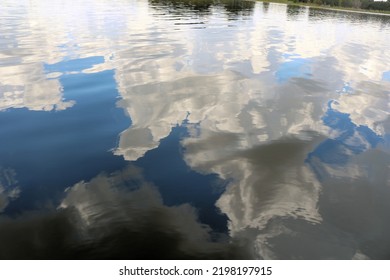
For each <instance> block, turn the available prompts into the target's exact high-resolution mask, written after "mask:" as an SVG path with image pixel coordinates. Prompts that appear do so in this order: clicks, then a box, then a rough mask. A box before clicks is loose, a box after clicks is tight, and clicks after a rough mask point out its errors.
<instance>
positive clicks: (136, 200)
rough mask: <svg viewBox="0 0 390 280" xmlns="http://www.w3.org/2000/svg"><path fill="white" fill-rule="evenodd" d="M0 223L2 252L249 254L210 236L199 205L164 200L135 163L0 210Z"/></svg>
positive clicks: (47, 255)
mask: <svg viewBox="0 0 390 280" xmlns="http://www.w3.org/2000/svg"><path fill="white" fill-rule="evenodd" d="M0 226H1V228H2V230H1V231H0V241H1V242H0V258H1V259H68V258H71V259H193V258H200V259H232V258H248V257H250V255H249V251H247V250H246V249H245V246H244V245H245V244H243V245H239V244H238V243H237V244H235V243H232V242H229V241H228V240H226V241H223V240H220V242H211V241H210V229H209V228H208V227H207V226H206V225H203V224H200V223H199V222H198V219H197V214H196V209H194V208H193V207H191V206H190V205H188V204H185V205H178V206H172V207H168V206H165V205H164V204H163V202H162V199H161V197H160V194H159V193H158V191H157V189H156V188H155V187H154V186H153V185H151V184H150V183H148V182H146V181H145V180H144V178H143V176H142V173H141V171H140V170H139V169H137V168H135V167H132V166H129V167H127V168H126V169H125V170H123V171H120V172H116V173H114V174H111V175H104V174H101V175H99V176H97V177H95V178H93V179H92V180H91V181H89V182H84V181H82V182H79V183H77V184H75V185H74V186H72V187H70V188H68V189H67V191H66V193H65V198H64V199H63V201H62V203H61V204H60V207H59V208H58V209H57V210H51V211H49V212H42V213H39V212H36V213H25V214H24V215H23V216H21V217H17V218H13V219H11V218H6V217H4V216H3V217H1V218H0ZM242 246H244V247H242Z"/></svg>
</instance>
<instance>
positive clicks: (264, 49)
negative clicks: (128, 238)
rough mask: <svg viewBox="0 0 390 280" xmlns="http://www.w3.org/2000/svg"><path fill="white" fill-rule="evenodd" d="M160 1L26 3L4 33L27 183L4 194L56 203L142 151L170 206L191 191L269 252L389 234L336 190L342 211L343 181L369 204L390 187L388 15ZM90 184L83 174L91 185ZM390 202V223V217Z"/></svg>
mask: <svg viewBox="0 0 390 280" xmlns="http://www.w3.org/2000/svg"><path fill="white" fill-rule="evenodd" d="M33 2H34V1H33ZM151 2H153V5H152V6H148V3H147V2H146V1H130V2H128V1H124V2H123V1H115V2H114V3H111V1H98V2H96V1H88V0H87V1H83V2H81V3H78V4H77V9H76V8H75V7H74V6H73V5H71V4H67V3H65V2H64V3H63V9H62V12H61V13H60V15H59V13H58V12H56V5H55V4H48V5H43V4H41V3H40V2H39V1H36V3H34V4H32V5H30V6H29V9H26V11H25V12H24V13H25V14H23V16H22V17H21V18H18V21H19V22H20V21H21V22H22V23H23V25H20V27H19V28H20V30H19V29H18V30H16V31H15V32H14V33H15V34H16V35H15V36H14V37H12V38H11V37H8V38H7V44H9V45H6V46H4V45H1V47H0V59H2V60H1V64H0V74H2V75H0V110H4V111H3V112H0V114H1V115H0V125H1V127H2V131H1V138H0V142H1V143H3V144H1V143H0V144H1V145H0V147H1V148H0V161H1V162H0V165H2V166H5V167H6V169H5V170H15V174H17V175H15V176H16V177H18V184H19V185H20V186H21V188H22V193H21V194H19V192H18V191H15V192H13V190H12V187H9V188H8V189H7V188H5V187H4V186H3V185H2V186H0V209H2V208H3V209H5V207H7V209H6V212H7V211H8V213H14V212H17V211H19V210H20V209H22V208H23V207H26V208H29V207H31V208H32V207H33V204H34V203H35V202H34V201H35V200H41V201H43V202H42V204H44V203H45V202H46V201H49V200H50V196H52V195H54V194H55V195H59V196H60V195H62V190H63V189H64V188H66V187H68V186H73V185H74V184H76V183H77V182H81V181H82V180H84V181H89V180H90V179H92V178H96V175H97V174H99V173H100V172H102V171H104V172H107V173H111V172H113V171H115V170H118V169H121V168H123V167H124V166H125V165H126V162H127V161H132V162H133V163H134V164H135V165H136V166H139V167H141V168H142V169H143V170H144V176H145V178H146V180H148V181H149V182H151V183H153V184H155V185H156V186H157V188H158V192H159V194H161V197H162V201H163V202H164V203H165V204H166V206H167V207H168V208H169V207H174V205H177V204H184V203H189V204H191V205H192V206H193V207H194V208H196V211H198V214H199V215H198V216H199V219H200V221H201V222H202V223H207V224H209V225H210V226H211V228H213V229H214V230H216V231H218V232H223V231H226V230H227V231H228V232H229V234H230V235H231V237H240V238H243V239H249V240H250V241H251V242H253V244H254V247H255V248H256V250H257V252H256V254H257V256H258V257H267V258H283V257H286V258H300V257H302V256H306V257H307V258H312V257H313V256H320V257H321V254H319V255H318V252H315V250H314V249H313V250H312V251H310V252H309V251H305V249H302V246H298V244H300V245H302V243H304V240H305V239H306V238H304V237H302V236H306V235H307V236H308V238H307V240H311V239H313V236H315V235H317V234H318V236H321V241H322V242H317V243H316V242H315V241H316V240H312V241H311V242H312V243H313V244H312V245H313V246H311V248H316V249H321V250H324V252H325V251H326V254H325V253H324V255H326V256H330V258H332V257H345V258H352V257H356V258H358V257H361V256H364V254H365V253H364V252H363V253H360V251H359V250H360V249H361V248H362V246H363V245H364V244H363V245H362V244H361V243H359V242H360V241H356V240H357V239H359V238H360V239H359V240H365V241H364V242H368V243H369V242H374V241H375V242H377V241H376V240H382V239H383V236H384V235H385V234H386V233H388V232H389V231H387V228H386V227H384V231H383V233H378V232H376V233H375V234H377V236H379V237H380V238H379V237H378V238H377V239H375V237H373V238H372V239H375V240H374V241H372V240H371V239H369V237H367V236H369V232H368V233H367V234H362V235H359V234H358V233H357V231H356V229H359V227H360V226H361V225H360V224H359V222H358V221H356V223H355V224H354V223H352V222H351V228H353V230H351V229H348V228H344V227H343V226H342V225H341V224H342V223H341V222H340V220H338V218H337V217H335V214H334V213H333V212H332V210H331V208H332V207H331V206H337V207H340V212H342V210H343V208H342V206H341V205H342V204H343V203H342V202H343V201H340V202H338V200H337V199H338V198H337V197H336V198H335V197H334V196H332V194H333V193H335V194H337V195H339V196H340V197H341V198H344V199H345V197H346V196H344V193H342V192H343V191H344V190H345V189H346V188H344V189H343V188H340V189H336V188H335V187H334V186H344V185H346V186H347V188H348V190H349V193H350V194H351V196H352V197H353V198H354V199H355V200H356V201H357V202H361V203H362V204H364V203H365V201H362V197H364V195H363V194H364V193H365V192H366V193H368V194H369V195H372V196H373V197H374V198H375V197H376V195H377V191H378V192H379V193H382V194H383V195H382V197H383V199H385V198H388V197H389V194H388V191H386V190H385V189H384V188H383V189H382V188H381V187H382V186H386V185H388V184H389V181H388V177H386V176H387V175H385V174H387V173H386V172H382V171H383V170H386V168H387V167H388V165H387V162H388V154H386V152H385V151H384V148H383V147H384V146H386V145H387V147H388V144H386V142H387V143H388V135H389V128H388V127H389V124H388V123H389V101H388V92H389V87H388V81H389V80H390V79H389V72H388V64H389V61H390V56H389V53H388V52H387V51H386V50H388V49H389V48H390V46H389V41H388V40H387V37H388V36H387V35H388V34H389V29H388V28H387V26H388V25H386V24H385V23H383V22H381V21H375V20H370V19H366V18H363V19H360V16H359V15H355V16H352V18H353V20H352V21H351V19H348V18H344V17H342V19H340V20H339V21H338V20H336V18H335V15H333V14H331V16H329V14H327V13H326V12H324V14H322V13H319V14H316V13H313V12H311V10H310V9H306V8H305V9H292V8H288V7H287V6H285V5H280V4H263V3H252V2H251V4H250V5H249V4H248V6H249V7H246V6H245V7H244V9H241V8H240V7H237V6H236V5H233V4H234V2H235V1H224V2H223V4H222V5H216V6H214V5H211V4H207V5H205V6H204V7H203V6H202V7H196V3H195V4H194V3H192V2H191V5H185V4H183V3H182V4H180V5H179V6H180V9H178V10H172V9H171V5H170V2H169V1H168V5H167V1H162V3H159V1H151ZM179 2H180V1H179ZM187 2H188V1H187ZM26 5H29V4H26ZM252 5H253V7H252ZM252 8H253V9H252ZM167 9H168V10H169V11H168V12H167ZM226 9H227V10H229V11H228V12H227V11H226ZM199 11H201V12H199ZM165 12H166V13H165ZM56 15H58V17H56ZM355 17H356V18H355ZM4 19H6V20H7V17H3V19H0V20H2V21H4ZM359 20H361V21H362V23H361V24H354V21H358V22H359ZM7 23H8V21H5V24H3V25H0V31H4V32H8V33H9V30H8V31H7V30H6V29H7V28H5V27H4V26H7ZM11 23H12V22H11ZM194 23H196V24H194ZM200 27H202V28H201V29H200ZM24 29H27V30H31V33H29V34H24V33H23V30H24ZM24 36H25V37H24ZM26 38H27V39H26ZM11 44H12V47H10V46H11ZM42 46H44V47H42ZM340 89H342V90H341V91H340ZM340 93H341V94H340ZM329 100H332V101H331V102H329ZM118 135H119V136H118ZM386 137H387V138H386ZM118 138H119V139H118ZM26 139H28V141H27V140H26ZM386 139H387V140H386ZM376 152H377V153H378V154H379V156H378V157H374V156H372V154H373V153H376ZM375 158H378V161H375ZM305 159H306V163H305ZM371 161H374V163H373V165H374V166H376V167H379V168H377V170H379V171H377V170H376V171H372V170H371V169H370V168H369V166H368V165H370V162H371ZM48 162H50V163H52V164H50V165H48V164H47V163H48ZM379 162H380V163H383V164H382V165H380V164H379ZM8 167H9V168H8ZM7 168H8V169H7ZM7 172H8V171H7ZM375 172H377V173H380V174H379V175H381V176H373V175H372V174H377V173H375ZM324 174H326V175H329V176H324ZM368 174H371V175H368ZM108 177H110V176H108ZM114 177H115V176H114ZM94 180H97V179H93V182H95V181H94ZM327 180H328V181H327ZM348 180H350V181H349V182H348ZM351 180H352V181H353V184H351ZM386 180H387V181H386ZM103 181H104V180H103ZM59 182H60V183H59ZM329 182H331V183H329ZM88 184H89V183H79V187H73V188H72V189H73V191H74V192H75V193H78V190H77V188H80V189H81V191H80V193H81V194H83V195H82V196H83V197H86V196H88V194H89V192H88V191H84V190H83V189H84V187H85V185H88ZM19 185H18V187H19ZM91 185H94V186H95V185H98V187H97V188H98V189H99V184H95V183H91ZM353 185H356V186H358V187H357V188H356V189H354V186H353ZM36 186H39V188H40V189H41V190H42V191H40V192H37V191H36V190H37V188H38V187H36ZM371 186H379V187H378V189H375V188H371V189H370V188H369V187H371ZM14 189H15V190H16V189H18V188H16V187H15V188H14ZM330 190H331V191H330ZM71 192H72V191H71ZM42 193H46V194H44V195H42ZM18 195H20V197H19V199H16V200H15V198H17V197H18ZM38 196H40V197H38ZM153 197H154V196H153ZM73 199H74V197H73ZM69 200H72V199H69ZM335 201H336V202H335ZM357 202H355V201H353V202H352V203H351V202H350V201H347V203H346V205H345V207H346V208H348V211H350V212H348V211H347V212H348V215H349V216H348V215H346V216H343V217H349V218H351V220H353V218H354V216H353V214H352V213H353V211H354V210H358V209H357V208H358V207H357V206H356V205H358V204H359V203H357ZM379 202H380V203H379V204H378V205H380V206H378V208H374V210H372V211H373V212H370V215H368V216H375V215H376V216H375V217H376V218H377V222H376V224H375V225H376V226H378V225H381V222H383V221H384V220H385V218H387V216H386V215H385V214H378V213H377V212H375V211H379V210H381V211H382V210H383V211H384V212H385V211H387V210H388V208H386V206H382V204H381V203H383V201H382V200H381V199H379ZM70 204H72V203H70ZM74 204H77V205H78V204H80V205H82V201H78V202H77V203H74ZM355 204H356V205H355ZM27 205H29V206H27ZM80 205H78V206H77V207H78V209H81V208H82V207H81V206H80ZM319 205H320V206H321V207H320V206H319ZM79 206H80V207H79ZM337 207H336V208H337ZM381 207H382V208H381ZM91 209H92V208H91ZM337 209H339V208H337ZM375 209H377V210H375ZM95 210H96V209H95ZM95 210H93V211H95ZM91 211H92V210H91ZM99 211H100V210H99ZM164 211H165V210H164ZM194 211H195V210H194ZM168 212H169V211H168ZM220 212H222V213H220ZM164 213H165V212H164ZM362 216H364V215H362ZM131 217H132V216H131ZM192 218H193V219H194V217H192ZM326 236H331V237H329V238H327V237H326ZM333 236H341V237H340V239H337V242H334V240H333V239H332V238H333ZM348 236H349V237H348ZM351 236H352V237H351ZM356 236H358V237H359V238H354V237H356ZM294 238H295V239H294ZM291 240H296V241H297V242H296V243H295V245H296V247H299V248H296V247H294V246H295V245H294V246H292V245H291V244H292V242H291ZM340 240H341V241H340ZM345 240H349V241H348V242H347V243H348V244H347V245H345V244H344V245H343V246H341V247H342V249H340V250H339V251H337V248H338V247H340V246H339V245H340V243H342V244H343V243H345V242H344V241H345ZM367 240H368V241H367ZM272 242H274V243H272ZM375 242H374V243H375ZM365 244H366V243H365ZM386 244H387V243H386ZM305 246H306V247H310V246H307V244H305ZM364 246H366V245H364ZM364 246H363V247H364ZM289 247H294V249H291V250H293V251H294V252H297V253H296V255H294V253H291V252H289V251H288V250H286V249H284V248H289ZM374 247H375V246H374ZM324 248H325V249H324ZM326 248H333V249H334V250H335V252H333V253H332V252H331V250H330V251H329V250H328V251H327V250H326ZM335 248H336V249H335ZM367 252H368V251H367V250H366V253H367ZM367 254H368V253H367ZM368 255H369V254H368ZM378 255H379V254H378ZM372 256H375V251H374V252H373V253H372Z"/></svg>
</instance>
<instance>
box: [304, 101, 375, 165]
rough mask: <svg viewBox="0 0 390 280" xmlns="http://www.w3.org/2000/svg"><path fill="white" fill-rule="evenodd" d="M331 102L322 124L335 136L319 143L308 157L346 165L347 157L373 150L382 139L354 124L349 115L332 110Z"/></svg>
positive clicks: (368, 129)
mask: <svg viewBox="0 0 390 280" xmlns="http://www.w3.org/2000/svg"><path fill="white" fill-rule="evenodd" d="M332 103H333V102H332V101H331V102H329V104H328V110H327V112H326V113H325V116H324V117H323V121H324V124H325V125H326V126H328V127H330V128H331V129H332V132H334V133H335V134H336V135H337V136H336V137H335V138H333V139H327V140H326V141H325V142H323V143H321V144H320V145H319V146H318V147H317V148H316V149H315V150H314V151H313V152H312V153H311V154H310V156H315V157H317V158H319V159H320V160H321V161H323V162H325V163H330V164H346V163H347V160H348V157H349V156H351V155H353V154H360V153H362V152H364V151H366V150H368V149H371V148H375V147H376V146H377V145H378V144H379V143H380V142H382V141H383V138H382V137H380V136H379V135H377V134H375V132H374V131H372V130H371V129H370V128H368V127H367V126H364V125H356V124H354V123H353V122H352V121H351V119H350V117H349V114H347V113H342V112H338V111H337V110H334V109H333V108H332Z"/></svg>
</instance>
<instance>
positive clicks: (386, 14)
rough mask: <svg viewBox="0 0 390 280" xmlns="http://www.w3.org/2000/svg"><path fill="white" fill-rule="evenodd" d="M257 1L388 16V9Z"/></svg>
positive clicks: (274, 0)
mask: <svg viewBox="0 0 390 280" xmlns="http://www.w3.org/2000/svg"><path fill="white" fill-rule="evenodd" d="M256 1H259V2H265V3H278V4H287V5H292V6H300V7H309V8H314V9H323V10H329V11H341V12H351V13H360V14H369V15H382V16H390V12H388V11H373V10H365V9H353V8H345V7H330V6H323V5H317V4H313V3H299V2H297V3H295V2H292V1H290V0H256Z"/></svg>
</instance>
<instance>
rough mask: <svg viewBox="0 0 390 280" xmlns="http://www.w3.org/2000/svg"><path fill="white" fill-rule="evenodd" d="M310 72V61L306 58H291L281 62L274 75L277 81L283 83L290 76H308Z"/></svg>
mask: <svg viewBox="0 0 390 280" xmlns="http://www.w3.org/2000/svg"><path fill="white" fill-rule="evenodd" d="M310 74H311V70H310V61H309V60H308V59H303V58H293V59H289V60H288V61H286V62H284V63H282V64H281V65H280V67H279V69H278V70H277V71H276V74H275V75H276V79H277V81H278V82H279V83H283V82H286V81H287V80H289V79H290V78H293V77H298V78H299V77H308V76H309V75H310Z"/></svg>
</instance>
